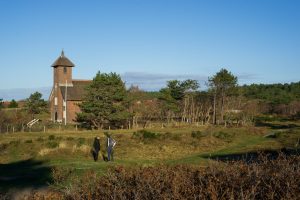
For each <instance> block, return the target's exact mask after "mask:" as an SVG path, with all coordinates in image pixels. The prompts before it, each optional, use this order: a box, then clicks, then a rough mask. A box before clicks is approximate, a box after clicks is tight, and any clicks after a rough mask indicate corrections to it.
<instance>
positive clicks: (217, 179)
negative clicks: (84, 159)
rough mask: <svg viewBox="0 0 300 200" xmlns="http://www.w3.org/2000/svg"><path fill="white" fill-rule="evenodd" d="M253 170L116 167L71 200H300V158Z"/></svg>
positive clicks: (84, 183)
mask: <svg viewBox="0 0 300 200" xmlns="http://www.w3.org/2000/svg"><path fill="white" fill-rule="evenodd" d="M260 159H261V160H260V162H258V163H252V164H247V163H245V162H242V161H239V162H232V163H228V165H226V166H224V167H220V165H213V166H210V167H207V168H206V169H200V168H197V167H193V166H188V165H180V166H157V167H147V168H139V169H126V168H123V167H115V168H113V169H111V170H110V171H109V172H108V174H107V175H105V176H102V177H98V176H95V174H94V173H88V174H86V175H85V176H83V177H84V178H83V179H82V180H80V181H78V182H77V183H76V185H74V187H73V190H72V192H69V193H68V194H65V195H66V196H65V197H66V198H67V199H297V198H298V195H299V194H300V157H296V156H292V157H289V158H287V157H284V156H281V157H279V158H278V159H277V160H267V159H264V158H260Z"/></svg>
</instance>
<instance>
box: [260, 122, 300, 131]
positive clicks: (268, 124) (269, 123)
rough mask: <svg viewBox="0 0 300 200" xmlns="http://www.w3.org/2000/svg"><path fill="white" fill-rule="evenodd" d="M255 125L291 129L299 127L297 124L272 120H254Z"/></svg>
mask: <svg viewBox="0 0 300 200" xmlns="http://www.w3.org/2000/svg"><path fill="white" fill-rule="evenodd" d="M255 126H259V127H262V126H266V127H270V128H271V129H291V128H299V127H300V126H299V125H297V124H276V123H272V122H262V121H257V122H255Z"/></svg>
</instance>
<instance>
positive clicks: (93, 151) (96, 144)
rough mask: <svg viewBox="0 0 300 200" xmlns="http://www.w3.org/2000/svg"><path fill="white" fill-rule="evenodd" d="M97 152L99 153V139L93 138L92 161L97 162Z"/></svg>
mask: <svg viewBox="0 0 300 200" xmlns="http://www.w3.org/2000/svg"><path fill="white" fill-rule="evenodd" d="M99 151H100V138H99V137H95V139H94V144H93V149H92V154H93V157H94V161H97V160H98V155H99Z"/></svg>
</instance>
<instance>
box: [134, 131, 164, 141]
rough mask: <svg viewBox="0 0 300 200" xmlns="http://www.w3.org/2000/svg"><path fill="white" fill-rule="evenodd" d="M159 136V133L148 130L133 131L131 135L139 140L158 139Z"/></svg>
mask: <svg viewBox="0 0 300 200" xmlns="http://www.w3.org/2000/svg"><path fill="white" fill-rule="evenodd" d="M160 136H161V134H160V133H155V132H150V131H147V130H139V131H137V132H134V133H133V135H132V137H133V138H136V139H140V140H149V139H150V140H151V139H158V138H159V137H160Z"/></svg>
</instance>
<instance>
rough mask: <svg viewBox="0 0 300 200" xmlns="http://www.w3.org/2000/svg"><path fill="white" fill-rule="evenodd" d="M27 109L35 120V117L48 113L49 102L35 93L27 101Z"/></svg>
mask: <svg viewBox="0 0 300 200" xmlns="http://www.w3.org/2000/svg"><path fill="white" fill-rule="evenodd" d="M25 108H26V110H27V112H28V113H29V114H31V115H32V118H34V115H36V114H40V113H42V112H44V111H47V102H46V101H45V100H44V99H42V94H41V93H39V92H35V93H33V94H31V95H30V97H29V98H27V99H26V102H25Z"/></svg>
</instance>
